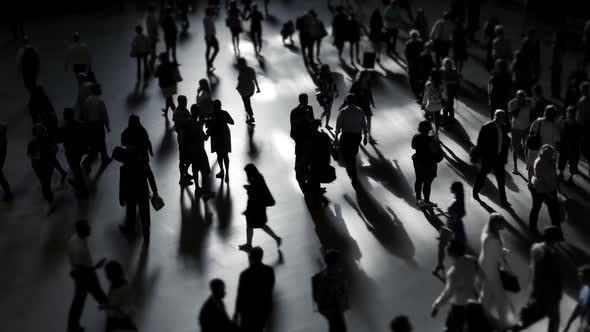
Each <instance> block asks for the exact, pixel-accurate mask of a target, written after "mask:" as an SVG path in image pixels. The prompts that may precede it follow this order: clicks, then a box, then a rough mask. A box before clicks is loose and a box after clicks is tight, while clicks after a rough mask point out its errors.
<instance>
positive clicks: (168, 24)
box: [160, 7, 178, 64]
mask: <svg viewBox="0 0 590 332" xmlns="http://www.w3.org/2000/svg"><path fill="white" fill-rule="evenodd" d="M160 25H161V26H162V30H163V31H164V44H165V45H166V57H167V58H168V59H170V53H172V61H173V62H174V63H175V64H176V63H178V60H177V59H176V40H177V39H178V28H177V27H176V20H175V19H174V16H173V12H172V8H170V7H166V8H165V9H164V16H163V17H162V21H161V22H160Z"/></svg>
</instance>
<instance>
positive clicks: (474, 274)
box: [434, 256, 484, 308]
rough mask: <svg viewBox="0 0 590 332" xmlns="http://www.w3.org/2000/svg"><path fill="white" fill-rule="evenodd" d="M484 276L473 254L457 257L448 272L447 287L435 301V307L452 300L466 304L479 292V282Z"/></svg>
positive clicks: (455, 303) (454, 302)
mask: <svg viewBox="0 0 590 332" xmlns="http://www.w3.org/2000/svg"><path fill="white" fill-rule="evenodd" d="M483 278H484V276H483V273H482V270H481V269H480V267H479V263H478V261H477V260H476V259H475V258H474V257H471V256H463V257H459V258H457V259H456V261H455V264H454V265H453V266H452V267H451V268H450V269H449V271H448V272H447V279H446V283H445V288H444V289H443V291H442V292H441V293H440V295H439V297H438V298H437V299H436V301H434V307H435V308H439V307H440V306H441V305H443V304H445V303H447V302H450V303H451V304H454V305H466V304H467V302H468V301H469V300H474V299H476V297H477V296H478V295H477V294H479V282H481V281H482V280H483Z"/></svg>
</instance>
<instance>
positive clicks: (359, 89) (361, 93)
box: [350, 70, 376, 144]
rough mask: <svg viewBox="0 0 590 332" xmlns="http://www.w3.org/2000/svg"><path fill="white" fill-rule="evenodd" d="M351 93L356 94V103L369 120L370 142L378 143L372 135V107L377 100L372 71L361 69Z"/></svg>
mask: <svg viewBox="0 0 590 332" xmlns="http://www.w3.org/2000/svg"><path fill="white" fill-rule="evenodd" d="M350 93H352V94H354V97H355V101H356V105H357V106H358V107H360V108H361V109H362V110H363V113H364V114H365V118H366V121H367V133H368V136H369V142H370V143H371V144H374V143H376V141H375V139H373V137H372V136H371V123H372V121H371V119H372V118H373V111H372V110H371V107H372V108H375V100H374V99H373V89H371V72H370V71H368V70H363V71H361V72H360V73H359V74H358V76H357V78H356V79H355V81H354V83H352V86H351V87H350Z"/></svg>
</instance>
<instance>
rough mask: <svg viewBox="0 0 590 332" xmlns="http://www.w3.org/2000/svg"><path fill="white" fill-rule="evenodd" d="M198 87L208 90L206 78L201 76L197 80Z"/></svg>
mask: <svg viewBox="0 0 590 332" xmlns="http://www.w3.org/2000/svg"><path fill="white" fill-rule="evenodd" d="M199 89H201V90H205V91H209V81H207V79H205V78H202V79H200V80H199Z"/></svg>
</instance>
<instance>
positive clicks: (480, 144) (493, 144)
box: [476, 121, 510, 164]
mask: <svg viewBox="0 0 590 332" xmlns="http://www.w3.org/2000/svg"><path fill="white" fill-rule="evenodd" d="M501 132H502V148H501V150H500V154H498V153H497V152H498V132H497V129H496V122H495V121H488V122H487V123H485V124H484V125H483V127H481V130H480V131H479V135H478V136H477V144H476V148H477V150H478V152H479V155H480V157H481V160H482V163H485V162H490V163H493V162H496V160H497V159H498V158H500V161H501V162H502V163H504V164H506V162H508V149H509V147H510V138H509V137H508V130H507V128H506V126H504V127H503V128H502V130H501Z"/></svg>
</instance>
